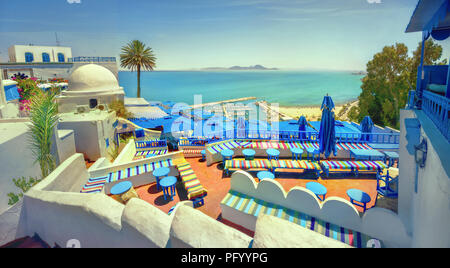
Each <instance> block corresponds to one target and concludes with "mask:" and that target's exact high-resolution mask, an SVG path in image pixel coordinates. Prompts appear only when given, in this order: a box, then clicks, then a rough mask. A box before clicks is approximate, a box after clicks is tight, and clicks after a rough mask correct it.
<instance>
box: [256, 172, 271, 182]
mask: <svg viewBox="0 0 450 268" xmlns="http://www.w3.org/2000/svg"><path fill="white" fill-rule="evenodd" d="M256 177H258V181H261V180H262V179H272V180H273V179H275V175H274V174H273V173H272V172H269V171H260V172H258V174H256Z"/></svg>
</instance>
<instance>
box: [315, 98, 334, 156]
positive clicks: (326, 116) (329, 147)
mask: <svg viewBox="0 0 450 268" xmlns="http://www.w3.org/2000/svg"><path fill="white" fill-rule="evenodd" d="M333 108H334V103H333V100H332V99H331V97H330V96H328V95H327V96H325V97H324V99H323V102H322V106H321V109H322V119H321V121H320V130H319V141H320V143H319V145H320V149H319V151H320V153H323V154H324V156H325V158H328V157H329V156H330V154H331V152H333V154H334V155H337V149H336V129H335V121H334V112H333V111H332V110H333Z"/></svg>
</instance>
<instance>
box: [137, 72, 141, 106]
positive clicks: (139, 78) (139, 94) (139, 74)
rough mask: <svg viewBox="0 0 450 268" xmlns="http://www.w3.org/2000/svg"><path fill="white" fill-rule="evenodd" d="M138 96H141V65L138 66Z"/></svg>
mask: <svg viewBox="0 0 450 268" xmlns="http://www.w3.org/2000/svg"><path fill="white" fill-rule="evenodd" d="M137 97H138V98H140V97H141V65H138V66H137Z"/></svg>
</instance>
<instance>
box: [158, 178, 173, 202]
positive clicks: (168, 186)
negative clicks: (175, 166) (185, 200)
mask: <svg viewBox="0 0 450 268" xmlns="http://www.w3.org/2000/svg"><path fill="white" fill-rule="evenodd" d="M159 183H160V185H161V187H162V189H163V194H164V200H167V198H169V199H170V200H173V197H174V196H175V195H176V192H175V184H176V183H177V178H175V177H173V176H169V177H165V178H163V179H161V181H160V182H159Z"/></svg>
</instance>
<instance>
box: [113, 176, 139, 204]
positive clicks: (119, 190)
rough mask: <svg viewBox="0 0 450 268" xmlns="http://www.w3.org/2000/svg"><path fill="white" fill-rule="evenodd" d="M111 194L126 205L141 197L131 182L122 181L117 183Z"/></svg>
mask: <svg viewBox="0 0 450 268" xmlns="http://www.w3.org/2000/svg"><path fill="white" fill-rule="evenodd" d="M110 193H111V194H112V195H114V196H117V197H118V198H119V199H120V201H122V203H126V202H127V201H128V200H130V199H131V198H133V197H139V196H138V195H137V193H136V191H135V190H134V188H133V184H132V183H131V181H122V182H119V183H117V184H116V185H114V186H113V187H112V188H111V190H110Z"/></svg>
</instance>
